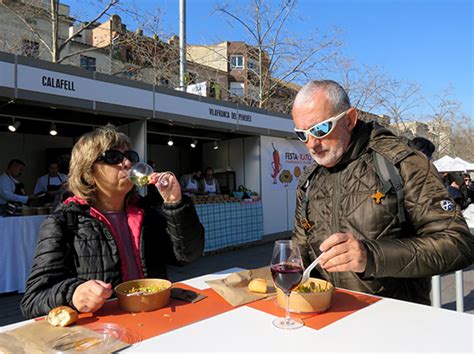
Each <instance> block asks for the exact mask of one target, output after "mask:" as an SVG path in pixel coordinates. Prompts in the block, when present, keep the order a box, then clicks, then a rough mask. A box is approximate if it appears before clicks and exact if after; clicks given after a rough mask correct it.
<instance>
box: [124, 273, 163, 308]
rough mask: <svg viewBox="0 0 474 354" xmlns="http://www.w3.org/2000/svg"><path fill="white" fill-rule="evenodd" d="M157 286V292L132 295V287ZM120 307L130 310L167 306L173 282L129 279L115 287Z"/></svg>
mask: <svg viewBox="0 0 474 354" xmlns="http://www.w3.org/2000/svg"><path fill="white" fill-rule="evenodd" d="M149 286H152V287H156V288H158V289H159V290H158V291H156V292H151V293H148V292H144V293H141V294H138V295H132V294H130V293H129V291H130V290H131V289H132V288H135V289H138V288H143V287H149ZM115 293H116V294H117V299H118V304H119V307H120V308H121V309H122V310H124V311H128V312H144V311H153V310H157V309H160V308H162V307H165V306H166V305H168V303H169V301H170V294H171V282H170V281H168V280H165V279H136V280H129V281H126V282H124V283H122V284H119V285H117V286H116V287H115Z"/></svg>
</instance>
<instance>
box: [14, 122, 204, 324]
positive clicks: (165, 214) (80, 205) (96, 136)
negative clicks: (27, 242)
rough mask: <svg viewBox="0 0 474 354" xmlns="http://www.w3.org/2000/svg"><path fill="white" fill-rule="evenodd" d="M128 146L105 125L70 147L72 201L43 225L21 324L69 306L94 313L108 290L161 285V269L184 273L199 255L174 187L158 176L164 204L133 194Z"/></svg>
mask: <svg viewBox="0 0 474 354" xmlns="http://www.w3.org/2000/svg"><path fill="white" fill-rule="evenodd" d="M130 146H131V142H130V140H129V138H128V137H127V136H126V135H125V134H123V133H121V132H118V131H117V130H116V129H115V127H113V126H111V125H107V126H105V127H102V128H97V129H95V130H94V131H93V132H90V133H87V134H85V135H84V136H82V137H81V138H80V139H79V140H78V142H77V143H76V144H75V145H74V147H73V150H72V157H71V163H70V171H69V178H68V188H69V190H70V191H71V192H72V193H73V195H74V196H73V197H71V198H68V199H67V200H66V201H65V202H64V203H62V204H61V205H60V206H59V207H58V209H57V210H55V212H54V213H53V214H52V215H50V216H49V217H48V218H47V219H46V220H45V221H44V223H43V224H42V226H41V229H40V234H39V239H38V244H37V246H36V252H35V257H34V261H33V266H32V270H31V273H30V276H29V278H28V280H27V283H26V292H25V295H24V296H23V299H22V300H21V310H22V312H23V315H24V316H25V317H26V318H31V317H36V316H41V315H44V314H46V313H48V312H49V311H50V310H51V309H52V308H54V307H57V306H61V305H68V306H71V307H73V308H75V309H76V310H78V311H79V312H95V311H97V310H99V309H100V308H101V307H102V305H103V304H104V302H105V301H106V300H107V299H108V298H109V297H111V296H112V293H113V290H112V289H113V288H114V287H115V286H116V285H117V284H119V283H121V282H123V281H126V280H131V279H136V278H166V277H167V272H166V266H165V263H173V264H176V265H184V264H187V263H189V262H191V261H194V260H195V259H197V258H198V257H199V256H200V255H201V254H202V253H203V249H204V228H203V226H202V225H201V223H200V222H199V219H198V216H197V214H196V211H195V208H194V206H193V204H192V202H191V200H190V199H189V198H188V197H187V196H182V195H181V189H180V186H179V183H178V180H177V179H176V177H174V175H172V174H167V173H165V174H164V175H165V177H166V178H168V180H169V184H168V185H167V186H166V187H161V189H160V184H159V183H158V180H159V179H160V178H162V176H163V174H160V173H154V174H153V175H152V176H151V181H152V183H154V184H155V185H156V186H157V187H158V189H159V192H160V194H161V196H162V198H163V200H164V202H163V203H161V204H155V203H153V202H152V201H150V200H149V199H147V198H142V197H140V196H139V195H138V193H136V191H135V188H134V186H133V184H132V182H131V181H130V180H129V179H128V178H127V173H126V171H128V170H129V169H130V168H131V167H132V164H133V163H134V162H137V161H139V156H138V153H136V152H135V151H132V150H130Z"/></svg>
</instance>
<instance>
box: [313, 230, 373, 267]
mask: <svg viewBox="0 0 474 354" xmlns="http://www.w3.org/2000/svg"><path fill="white" fill-rule="evenodd" d="M319 249H320V250H321V251H322V252H324V254H323V255H322V256H321V260H320V262H319V264H320V265H321V267H323V268H324V269H326V270H327V271H328V272H356V273H361V272H363V271H364V270H365V268H366V266H367V251H366V249H365V247H364V245H363V244H362V242H361V241H359V240H358V239H356V238H355V237H354V235H352V234H346V233H337V234H333V235H331V236H329V237H328V238H327V239H326V240H324V242H323V243H321V246H320V247H319Z"/></svg>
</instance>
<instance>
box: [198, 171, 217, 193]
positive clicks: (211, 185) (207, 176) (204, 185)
mask: <svg viewBox="0 0 474 354" xmlns="http://www.w3.org/2000/svg"><path fill="white" fill-rule="evenodd" d="M200 190H201V192H202V193H204V194H221V188H220V187H219V182H218V181H217V179H215V178H214V170H213V169H212V167H206V169H205V170H204V178H203V179H202V180H201V184H200Z"/></svg>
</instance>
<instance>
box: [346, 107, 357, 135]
mask: <svg viewBox="0 0 474 354" xmlns="http://www.w3.org/2000/svg"><path fill="white" fill-rule="evenodd" d="M356 124H357V109H355V108H354V107H352V108H350V109H349V111H348V112H347V126H348V128H349V129H350V130H352V129H354V127H355V126H356Z"/></svg>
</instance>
